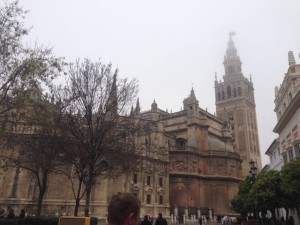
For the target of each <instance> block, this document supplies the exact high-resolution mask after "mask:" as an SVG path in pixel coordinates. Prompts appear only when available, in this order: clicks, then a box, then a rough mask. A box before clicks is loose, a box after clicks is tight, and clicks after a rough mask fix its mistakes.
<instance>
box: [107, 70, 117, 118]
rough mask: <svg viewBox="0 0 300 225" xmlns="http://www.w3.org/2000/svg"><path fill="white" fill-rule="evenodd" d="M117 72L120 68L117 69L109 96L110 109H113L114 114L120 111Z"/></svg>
mask: <svg viewBox="0 0 300 225" xmlns="http://www.w3.org/2000/svg"><path fill="white" fill-rule="evenodd" d="M117 74H118V69H116V71H115V73H114V75H113V81H112V84H111V90H110V93H109V98H108V107H109V108H108V110H109V111H111V112H112V113H113V114H114V115H116V114H117V113H118V94H117V91H118V90H117Z"/></svg>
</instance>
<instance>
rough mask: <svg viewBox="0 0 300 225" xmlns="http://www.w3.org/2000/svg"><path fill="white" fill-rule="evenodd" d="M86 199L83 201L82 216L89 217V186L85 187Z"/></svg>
mask: <svg viewBox="0 0 300 225" xmlns="http://www.w3.org/2000/svg"><path fill="white" fill-rule="evenodd" d="M85 194H86V199H85V208H84V215H85V216H89V211H90V197H91V185H90V184H88V187H86V193H85Z"/></svg>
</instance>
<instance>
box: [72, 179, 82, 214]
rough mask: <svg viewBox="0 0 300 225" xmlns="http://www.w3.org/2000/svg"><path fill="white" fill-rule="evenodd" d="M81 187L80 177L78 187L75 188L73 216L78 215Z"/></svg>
mask: <svg viewBox="0 0 300 225" xmlns="http://www.w3.org/2000/svg"><path fill="white" fill-rule="evenodd" d="M81 187H82V179H79V186H78V189H77V195H76V198H75V209H74V216H77V215H78V208H79V206H80V199H81V197H80V195H81Z"/></svg>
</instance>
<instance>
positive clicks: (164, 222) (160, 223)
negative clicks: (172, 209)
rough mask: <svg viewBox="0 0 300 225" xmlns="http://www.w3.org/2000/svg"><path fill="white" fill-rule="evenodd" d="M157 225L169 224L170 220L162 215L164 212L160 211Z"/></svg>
mask: <svg viewBox="0 0 300 225" xmlns="http://www.w3.org/2000/svg"><path fill="white" fill-rule="evenodd" d="M155 225H168V222H167V220H166V219H165V218H163V217H162V214H161V213H159V214H158V217H157V219H156V221H155Z"/></svg>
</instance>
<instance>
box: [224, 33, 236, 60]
mask: <svg viewBox="0 0 300 225" xmlns="http://www.w3.org/2000/svg"><path fill="white" fill-rule="evenodd" d="M234 35H235V32H229V41H228V44H227V45H228V47H227V51H226V56H227V58H231V57H237V50H236V47H235V46H234V42H233V40H232V36H234Z"/></svg>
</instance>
